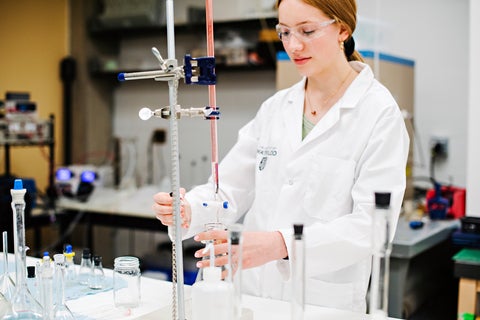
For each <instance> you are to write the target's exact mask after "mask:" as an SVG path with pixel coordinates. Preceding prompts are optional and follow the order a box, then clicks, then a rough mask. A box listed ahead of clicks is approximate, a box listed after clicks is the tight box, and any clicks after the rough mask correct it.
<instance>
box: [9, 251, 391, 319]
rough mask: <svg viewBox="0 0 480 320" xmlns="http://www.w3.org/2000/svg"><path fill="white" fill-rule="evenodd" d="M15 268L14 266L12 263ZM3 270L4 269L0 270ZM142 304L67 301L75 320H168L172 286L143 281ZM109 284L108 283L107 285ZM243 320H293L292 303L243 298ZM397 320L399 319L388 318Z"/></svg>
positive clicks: (340, 315)
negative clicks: (121, 306) (125, 305)
mask: <svg viewBox="0 0 480 320" xmlns="http://www.w3.org/2000/svg"><path fill="white" fill-rule="evenodd" d="M8 258H9V260H10V262H13V261H14V256H13V254H9V257H8ZM37 260H38V259H35V258H31V257H27V265H32V264H34V263H35V261H37ZM10 265H13V263H10ZM9 269H11V268H9ZM0 270H1V268H0ZM104 272H105V276H106V278H107V279H108V278H111V277H112V274H113V273H112V270H111V269H109V268H104ZM140 282H141V285H140V288H141V302H140V306H139V307H137V308H133V309H129V310H124V309H116V308H115V307H114V300H113V292H112V290H111V289H110V288H108V286H107V287H106V288H104V289H102V290H99V291H98V293H96V292H93V290H92V292H89V293H87V294H82V295H79V296H78V297H77V298H75V299H69V300H67V301H66V304H67V306H68V307H69V309H70V310H71V311H72V312H73V314H74V316H75V318H76V319H89V320H94V319H145V320H148V319H152V320H153V319H155V320H166V319H171V317H172V311H171V310H172V309H171V306H172V286H173V284H172V282H169V281H163V280H158V279H152V278H148V277H144V276H142V277H141V281H140ZM107 283H108V281H107ZM190 289H191V287H190V286H188V285H186V286H185V287H184V297H185V299H184V301H185V309H184V310H185V315H186V318H187V319H191V317H189V315H190V313H191V308H190V305H191V298H190V291H191V290H190ZM242 309H243V314H244V316H242V320H250V319H259V320H262V319H277V320H283V319H284V320H290V319H291V315H290V302H289V301H281V300H273V299H268V298H260V297H255V296H250V295H242ZM304 319H305V320H308V319H311V320H317V319H338V320H343V319H344V320H347V319H348V320H369V319H372V317H371V316H370V315H367V314H362V313H354V312H351V311H346V310H339V309H331V308H325V307H319V306H314V305H306V306H305V317H304ZM388 319H389V320H395V319H397V320H398V318H388Z"/></svg>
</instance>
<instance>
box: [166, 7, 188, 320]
mask: <svg viewBox="0 0 480 320" xmlns="http://www.w3.org/2000/svg"><path fill="white" fill-rule="evenodd" d="M166 17H167V46H168V59H172V60H174V59H175V33H174V31H175V25H174V12H173V0H166ZM177 88H178V79H174V80H169V81H168V89H169V103H170V110H171V113H172V114H175V110H174V109H175V108H176V107H177ZM169 123H170V148H171V152H170V155H171V163H172V172H171V187H172V192H173V198H174V199H173V211H174V220H173V225H174V229H175V234H174V242H173V243H172V284H173V300H174V301H173V303H174V305H172V318H173V319H178V320H185V299H184V288H183V287H184V279H183V250H182V229H181V225H182V224H181V218H180V193H179V190H180V174H179V167H180V164H179V157H178V156H179V151H178V150H179V146H178V122H177V117H176V116H172V117H170V121H169ZM175 285H176V288H175ZM175 290H176V291H175ZM175 298H176V299H175Z"/></svg>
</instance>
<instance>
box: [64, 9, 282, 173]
mask: <svg viewBox="0 0 480 320" xmlns="http://www.w3.org/2000/svg"><path fill="white" fill-rule="evenodd" d="M98 3H99V1H82V0H72V3H71V5H72V8H71V12H72V13H74V14H73V15H72V19H71V29H72V56H73V58H74V59H75V60H76V62H77V70H78V71H77V78H76V79H75V81H74V84H73V96H74V99H73V105H72V109H73V110H76V117H75V121H72V141H71V143H72V160H73V162H76V161H79V160H78V159H81V160H85V158H86V157H88V155H91V154H99V153H107V152H106V151H107V150H109V148H110V146H111V141H112V135H113V134H112V132H113V124H112V110H113V109H114V101H113V92H114V90H116V88H117V87H118V86H119V82H118V81H117V74H118V73H119V72H129V71H142V68H141V67H140V66H138V68H137V66H135V67H134V66H133V64H132V65H130V66H127V67H125V66H122V65H120V63H118V58H119V56H120V54H121V45H122V41H131V40H132V41H134V42H135V41H136V39H139V40H140V41H141V39H145V38H156V39H160V40H158V41H162V37H165V35H166V27H165V26H158V25H151V26H137V27H128V28H126V27H115V28H113V27H110V26H105V25H102V24H101V23H100V20H99V19H98V17H99V15H100V12H99V7H98ZM222 5H223V3H222ZM276 23H277V19H276V17H274V15H273V14H272V13H269V14H268V15H267V14H266V16H264V17H256V16H255V17H253V16H251V17H250V18H247V19H238V20H237V19H236V20H228V21H223V20H222V21H218V22H215V26H214V30H215V33H216V35H215V38H216V40H218V38H219V37H217V34H220V33H221V32H223V31H224V30H226V29H228V28H232V29H240V30H241V31H242V32H244V33H246V34H248V35H253V36H257V32H258V31H260V30H261V29H264V28H265V27H267V28H270V29H273V28H274V26H275V24H276ZM175 34H176V42H177V44H180V45H181V44H182V43H181V41H185V40H184V39H185V38H193V39H196V38H198V39H200V38H199V37H200V36H204V35H205V25H204V23H203V22H195V23H188V24H187V23H182V24H178V25H177V26H176V29H175ZM190 35H192V37H190ZM197 35H198V37H197ZM189 40H190V39H189ZM198 41H199V45H200V43H201V42H202V41H201V40H198ZM188 44H190V43H188ZM272 44H273V47H276V50H280V49H281V43H280V42H278V41H277V42H276V43H269V44H268V45H267V43H262V44H261V46H263V48H262V49H264V50H271V48H272ZM147 51H148V48H146V49H145V50H144V51H142V52H146V55H147V57H148V52H147ZM177 51H178V54H179V57H178V59H181V57H180V54H182V55H183V54H184V53H190V54H191V55H192V56H193V57H198V56H199V55H197V54H196V53H194V52H180V51H179V50H177ZM216 54H217V48H216ZM110 58H112V59H115V58H116V59H117V61H116V62H117V64H115V63H114V64H113V65H114V66H113V67H110V68H105V61H107V60H108V59H110ZM152 58H153V56H152ZM274 59H275V57H271V58H270V61H269V63H268V64H266V65H253V64H247V65H235V66H226V65H222V64H220V63H219V59H217V71H218V73H219V74H220V73H221V72H222V73H227V72H256V71H265V70H271V71H274V70H275V61H274ZM153 63H154V62H153ZM179 63H180V64H181V63H182V62H179ZM124 67H125V68H124ZM155 67H156V66H155V65H153V66H152V67H145V68H144V69H145V70H148V69H150V70H151V69H155ZM131 69H135V70H131ZM76 141H82V143H75V142H76ZM88 160H89V161H92V160H93V159H88ZM92 164H96V163H92Z"/></svg>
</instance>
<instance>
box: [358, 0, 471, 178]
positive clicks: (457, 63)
mask: <svg viewBox="0 0 480 320" xmlns="http://www.w3.org/2000/svg"><path fill="white" fill-rule="evenodd" d="M358 4H359V15H360V17H362V18H363V22H364V24H365V25H366V26H369V27H371V26H372V25H377V26H379V30H380V32H379V33H378V34H373V35H372V33H370V38H367V41H366V44H368V46H370V45H371V44H372V43H373V44H374V45H377V47H378V49H379V50H380V51H382V52H385V53H390V54H394V55H397V56H400V57H405V58H408V59H411V60H414V61H415V90H414V91H415V101H414V110H415V113H414V123H415V128H416V143H418V144H417V145H416V149H415V153H414V157H415V160H414V164H415V166H414V177H416V182H415V183H416V184H417V185H418V184H420V185H425V183H424V181H425V180H424V179H423V178H425V177H427V176H429V168H430V166H429V157H430V153H429V144H430V137H431V136H442V137H447V138H448V139H449V155H448V158H447V159H446V160H445V161H443V162H438V165H437V166H436V167H435V176H436V178H437V179H438V180H439V181H441V182H452V183H453V184H455V185H457V186H463V187H465V185H466V176H467V171H466V154H467V145H466V141H467V112H468V71H469V65H468V47H469V39H468V33H469V29H468V28H469V13H468V4H469V1H468V0H423V1H414V0H404V1H394V0H381V1H380V0H359V1H358ZM365 22H366V23H365ZM359 45H360V46H361V43H360V44H359ZM369 49H371V47H370V48H369ZM426 185H427V186H429V183H427V184H426Z"/></svg>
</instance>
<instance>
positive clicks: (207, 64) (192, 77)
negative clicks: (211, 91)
mask: <svg viewBox="0 0 480 320" xmlns="http://www.w3.org/2000/svg"><path fill="white" fill-rule="evenodd" d="M183 72H184V76H185V83H186V84H199V85H214V84H216V83H217V76H216V74H215V57H199V58H192V56H190V55H189V54H186V55H185V57H184V66H183Z"/></svg>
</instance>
